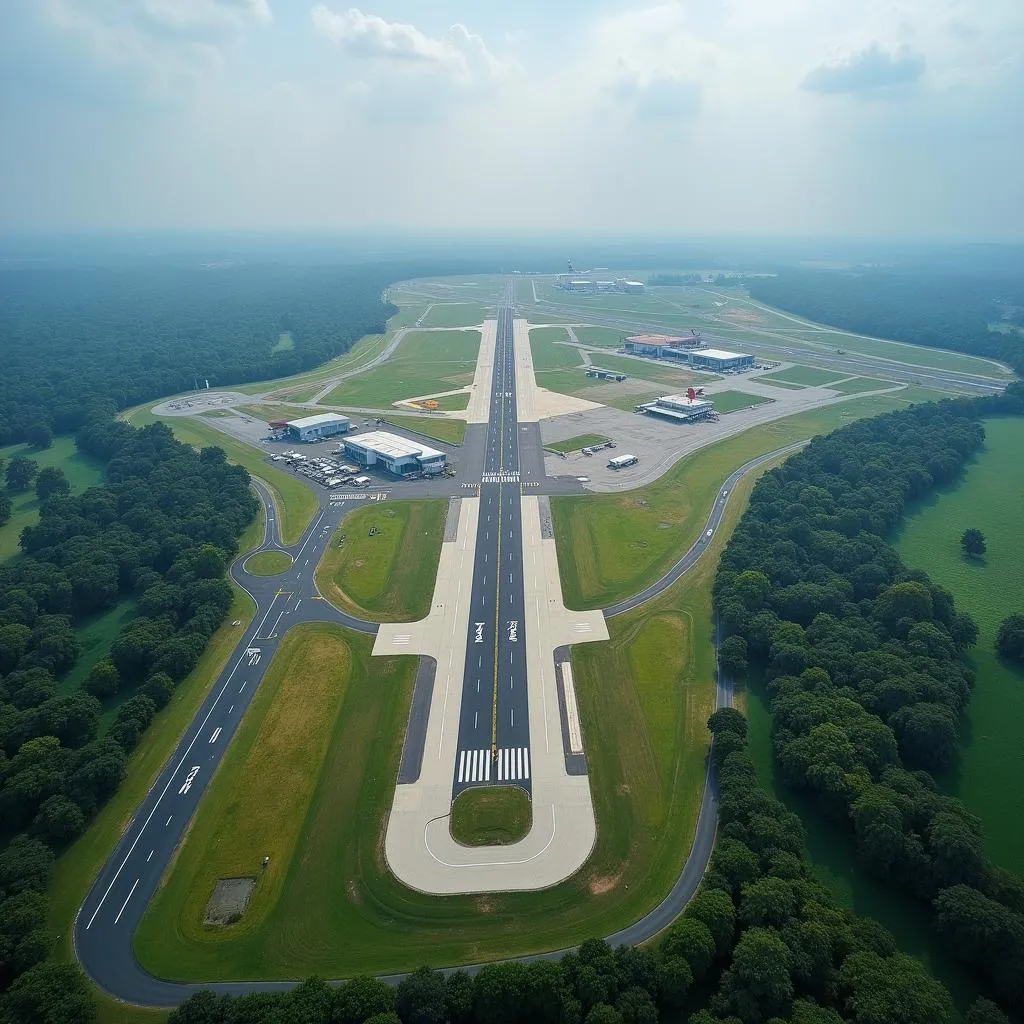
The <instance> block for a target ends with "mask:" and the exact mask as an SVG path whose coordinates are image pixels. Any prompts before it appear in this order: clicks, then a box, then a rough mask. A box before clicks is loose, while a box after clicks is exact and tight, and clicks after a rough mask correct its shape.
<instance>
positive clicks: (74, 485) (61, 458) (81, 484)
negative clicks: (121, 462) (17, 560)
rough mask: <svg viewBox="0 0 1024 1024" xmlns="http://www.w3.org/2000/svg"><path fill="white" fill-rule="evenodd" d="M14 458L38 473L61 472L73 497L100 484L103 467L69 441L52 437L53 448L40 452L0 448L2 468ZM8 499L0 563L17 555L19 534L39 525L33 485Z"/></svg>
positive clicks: (0, 530)
mask: <svg viewBox="0 0 1024 1024" xmlns="http://www.w3.org/2000/svg"><path fill="white" fill-rule="evenodd" d="M15 455H24V456H25V457H26V458H29V459H31V460H32V461H33V462H34V463H35V464H36V465H37V466H38V467H39V468H40V469H47V468H48V467H54V468H56V469H61V470H63V471H64V475H65V476H66V477H67V478H68V483H69V484H70V485H71V492H72V493H73V494H78V493H79V492H81V491H84V490H86V488H89V487H92V486H93V485H95V484H99V483H102V482H103V477H104V474H105V473H106V466H105V465H104V463H103V462H101V461H100V460H99V459H94V458H93V457H92V456H91V455H85V454H83V453H82V452H80V451H79V450H78V449H77V448H76V447H75V439H74V438H73V437H55V438H54V439H53V444H51V445H50V447H49V448H46V449H44V450H43V451H36V450H35V449H34V448H32V447H31V446H29V445H27V444H9V445H6V446H5V447H3V448H0V459H3V460H4V464H5V465H6V463H8V462H10V460H11V459H12V458H13V457H14V456H15ZM10 497H11V518H10V519H9V520H8V521H7V522H6V523H5V524H4V525H3V526H0V561H2V560H3V559H5V558H10V557H11V556H12V555H16V554H18V552H19V551H20V550H21V548H20V547H19V546H18V541H19V539H20V538H21V531H22V530H23V529H24V528H25V527H26V526H34V525H35V524H36V523H37V522H38V521H39V502H38V500H37V499H36V489H35V483H33V485H32V486H31V487H30V488H29V489H28V490H27V491H25V492H23V493H22V494H11V496H10Z"/></svg>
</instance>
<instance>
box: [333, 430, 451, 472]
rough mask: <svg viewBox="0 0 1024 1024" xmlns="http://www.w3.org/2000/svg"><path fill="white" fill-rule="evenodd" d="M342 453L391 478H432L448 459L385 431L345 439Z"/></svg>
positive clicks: (374, 431) (435, 450) (442, 469)
mask: <svg viewBox="0 0 1024 1024" xmlns="http://www.w3.org/2000/svg"><path fill="white" fill-rule="evenodd" d="M343 443H344V445H345V452H346V454H347V455H350V456H352V458H353V459H355V460H356V461H357V462H358V463H359V464H360V465H363V466H367V467H369V466H381V467H382V468H384V469H386V470H387V471H388V472H389V473H394V474H395V476H411V475H412V474H414V473H423V474H425V475H427V476H436V475H437V474H439V473H443V472H444V469H445V464H446V463H447V460H448V456H447V455H446V454H445V453H444V452H442V451H438V449H436V448H430V447H428V446H427V445H425V444H421V443H420V442H419V441H410V440H409V439H408V438H407V437H400V436H399V435H398V434H392V433H390V432H389V431H387V430H371V431H369V432H368V433H366V434H357V435H356V436H355V437H348V438H346V439H345V441H344V442H343Z"/></svg>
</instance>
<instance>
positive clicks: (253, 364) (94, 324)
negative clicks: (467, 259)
mask: <svg viewBox="0 0 1024 1024" xmlns="http://www.w3.org/2000/svg"><path fill="white" fill-rule="evenodd" d="M415 269H417V268H412V267H399V266H397V265H395V266H388V265H383V266H381V265H374V266H327V267H320V266H281V265H277V264H257V265H244V264H242V265H235V266H227V267H224V266H213V267H191V268H183V267H174V266H159V267H156V268H147V269H142V268H135V269H129V268H124V267H74V268H60V269H58V268H46V269H18V270H5V271H2V272H0V338H3V344H4V373H3V375H2V376H0V445H4V444H9V443H12V442H14V441H22V440H29V441H31V442H32V443H33V444H36V445H37V446H40V447H46V444H48V442H46V443H44V444H40V443H39V442H40V441H42V440H44V439H45V436H46V434H47V433H49V432H51V431H56V432H57V433H68V432H70V431H73V430H77V429H78V428H79V427H81V426H82V425H83V424H84V423H86V422H87V421H88V420H89V418H90V417H91V415H92V414H93V409H92V407H93V406H95V405H96V404H99V405H100V406H101V407H103V408H106V407H108V406H112V407H113V408H115V409H123V408H126V407H128V406H131V405H136V404H138V403H140V402H144V401H146V400H148V399H155V398H159V397H161V396H164V395H172V394H175V393H177V392H179V391H184V390H187V389H189V388H191V387H192V386H193V382H194V380H195V379H196V378H198V380H199V383H200V387H202V386H203V383H204V382H205V381H206V380H207V379H209V381H210V384H211V386H212V387H226V386H230V385H233V384H239V383H242V382H244V381H252V380H265V379H269V378H271V377H281V376H286V375H288V374H292V373H297V372H299V371H301V370H306V369H309V368H311V367H314V366H318V365H320V364H321V363H324V362H327V360H329V359H332V358H334V357H335V356H337V355H339V354H340V353H342V352H345V351H347V350H348V349H349V348H350V347H351V346H352V344H353V343H354V342H355V341H357V340H358V339H359V338H360V337H362V336H363V335H364V334H372V333H375V332H379V331H382V330H383V329H384V325H385V322H386V320H387V317H389V316H391V315H392V314H393V313H395V312H396V309H395V307H394V306H391V305H385V304H383V303H382V302H381V293H382V291H383V289H384V288H385V287H386V286H387V285H388V284H390V283H391V282H392V281H394V280H395V279H396V277H399V276H405V274H406V273H407V272H408V271H412V270H415ZM284 333H289V334H290V335H291V337H292V340H293V342H294V347H293V348H291V349H286V348H282V349H280V350H278V351H274V349H275V346H276V345H277V343H278V339H279V337H280V335H282V334H284ZM51 436H52V434H51Z"/></svg>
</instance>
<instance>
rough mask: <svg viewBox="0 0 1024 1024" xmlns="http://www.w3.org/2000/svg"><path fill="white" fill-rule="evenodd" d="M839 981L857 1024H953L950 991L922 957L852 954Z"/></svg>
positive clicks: (842, 969) (953, 1015)
mask: <svg viewBox="0 0 1024 1024" xmlns="http://www.w3.org/2000/svg"><path fill="white" fill-rule="evenodd" d="M839 983H840V988H841V990H842V991H843V993H844V995H845V1005H846V1012H847V1015H848V1016H849V1018H850V1019H851V1020H852V1021H854V1024H952V1021H953V1020H954V1019H955V1016H956V1014H955V1012H954V1009H953V1002H952V1000H951V999H950V998H949V993H948V992H947V991H946V990H945V989H944V988H943V987H942V985H940V984H939V982H937V981H936V980H935V979H934V978H933V977H931V975H930V974H928V972H927V971H926V970H925V968H924V965H923V964H922V963H921V961H920V960H916V959H915V958H914V957H911V956H907V955H905V954H902V953H898V954H896V955H895V956H889V957H881V956H879V955H878V954H877V953H869V952H865V951H861V952H857V953H853V954H851V955H850V956H848V957H847V958H846V960H845V961H843V965H842V967H841V968H840V971H839Z"/></svg>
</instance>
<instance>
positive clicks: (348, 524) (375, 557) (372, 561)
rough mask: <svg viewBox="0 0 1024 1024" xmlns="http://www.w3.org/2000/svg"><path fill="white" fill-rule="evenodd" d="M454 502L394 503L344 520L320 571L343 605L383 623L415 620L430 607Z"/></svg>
mask: <svg viewBox="0 0 1024 1024" xmlns="http://www.w3.org/2000/svg"><path fill="white" fill-rule="evenodd" d="M447 509H448V502H447V501H445V500H444V499H442V498H428V499H421V500H418V501H394V502H387V503H386V504H381V505H369V506H367V507H365V508H360V509H357V510H356V511H355V512H353V513H351V514H350V515H348V516H346V517H345V519H344V520H342V522H341V524H340V525H339V527H338V529H337V530H336V531H335V533H334V535H333V536H332V537H331V541H330V543H329V544H328V545H327V548H326V550H325V551H324V555H323V558H322V559H321V561H320V565H319V566H318V567H317V570H316V582H317V586H318V587H319V588H320V592H321V593H322V594H323V595H324V597H326V598H327V599H328V600H329V601H331V602H332V603H333V604H335V605H337V606H338V607H339V608H344V609H345V610H346V611H348V612H351V613H352V614H353V615H358V616H360V617H361V618H369V619H374V620H377V621H380V622H415V621H416V620H417V619H422V618H423V617H424V616H425V615H426V614H427V613H428V612H429V611H430V601H431V598H432V597H433V593H434V581H435V579H436V578H437V563H438V559H439V558H440V556H441V544H442V542H443V540H444V524H445V515H446V513H447Z"/></svg>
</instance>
